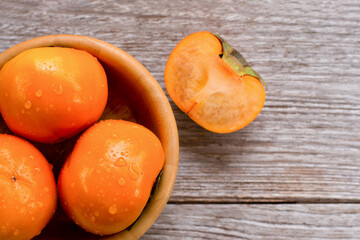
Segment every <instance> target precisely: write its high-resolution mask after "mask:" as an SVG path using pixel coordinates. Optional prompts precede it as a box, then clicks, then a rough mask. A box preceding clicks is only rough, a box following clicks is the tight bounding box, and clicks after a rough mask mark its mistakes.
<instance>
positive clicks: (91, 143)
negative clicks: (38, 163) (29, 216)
mask: <svg viewBox="0 0 360 240" xmlns="http://www.w3.org/2000/svg"><path fill="white" fill-rule="evenodd" d="M164 161H165V154H164V150H163V148H162V145H161V142H160V140H159V139H158V138H157V137H156V135H154V134H153V133H152V132H151V131H150V130H148V129H146V128H145V127H143V126H141V125H138V124H135V123H132V122H128V121H123V120H105V121H101V122H99V123H97V124H95V125H94V126H92V127H90V128H89V129H88V130H86V131H85V132H84V133H83V134H82V135H81V136H80V138H79V140H78V141H77V143H76V145H75V147H74V150H73V152H72V153H71V155H70V156H69V158H68V159H67V161H66V162H65V164H64V165H63V168H62V169H61V172H60V175H59V179H58V190H59V196H60V200H61V205H62V207H63V209H64V210H65V212H66V213H67V214H68V216H69V217H70V218H72V219H73V220H74V222H75V223H77V224H78V225H79V226H81V227H82V228H84V229H85V230H86V231H88V232H91V233H94V234H98V235H108V234H113V233H117V232H120V231H122V230H123V229H125V228H127V227H128V226H129V225H131V224H132V223H133V222H134V221H135V220H136V219H137V218H138V216H139V215H140V213H141V212H142V210H143V208H144V207H145V205H146V203H147V201H148V199H149V196H150V193H151V189H152V186H153V184H154V182H155V180H156V177H157V176H158V174H159V172H160V171H161V169H162V167H163V164H164Z"/></svg>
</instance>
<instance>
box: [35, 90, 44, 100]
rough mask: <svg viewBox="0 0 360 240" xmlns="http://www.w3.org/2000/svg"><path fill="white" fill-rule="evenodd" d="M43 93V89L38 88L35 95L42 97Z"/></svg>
mask: <svg viewBox="0 0 360 240" xmlns="http://www.w3.org/2000/svg"><path fill="white" fill-rule="evenodd" d="M42 94H43V92H42V91H41V89H39V90H37V91H36V92H35V96H36V97H38V98H39V97H41V96H42Z"/></svg>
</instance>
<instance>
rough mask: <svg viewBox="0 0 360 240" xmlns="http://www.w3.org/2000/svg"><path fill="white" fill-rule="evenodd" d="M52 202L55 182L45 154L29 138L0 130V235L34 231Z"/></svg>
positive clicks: (10, 238)
mask: <svg viewBox="0 0 360 240" xmlns="http://www.w3.org/2000/svg"><path fill="white" fill-rule="evenodd" d="M56 203H57V194H56V183H55V179H54V175H53V173H52V168H51V166H50V164H49V163H48V162H47V160H46V159H45V157H44V156H43V155H42V154H41V153H40V152H39V151H38V150H37V149H36V148H35V147H34V146H33V145H31V144H30V143H29V142H27V141H25V140H23V139H21V138H18V137H16V136H12V135H6V134H0V239H6V240H20V239H31V238H33V237H34V236H36V235H38V234H39V233H40V232H41V230H42V229H43V228H44V227H45V225H46V224H47V223H48V221H49V220H50V218H51V217H52V216H53V214H54V212H55V209H56Z"/></svg>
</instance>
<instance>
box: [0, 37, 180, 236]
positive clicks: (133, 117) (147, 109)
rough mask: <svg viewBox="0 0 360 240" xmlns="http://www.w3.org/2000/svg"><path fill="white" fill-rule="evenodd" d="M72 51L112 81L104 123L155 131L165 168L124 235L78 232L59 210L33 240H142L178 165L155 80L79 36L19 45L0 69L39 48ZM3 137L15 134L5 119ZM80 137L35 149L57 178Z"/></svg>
mask: <svg viewBox="0 0 360 240" xmlns="http://www.w3.org/2000/svg"><path fill="white" fill-rule="evenodd" d="M49 46H57V47H70V48H76V49H81V50H85V51H87V52H89V53H90V54H92V55H94V56H95V57H97V58H98V60H99V61H100V62H101V64H102V65H103V67H104V69H105V71H106V74H107V76H108V84H109V99H108V103H107V106H106V108H105V111H104V113H103V115H102V117H101V119H108V118H113V119H124V120H129V121H134V122H138V123H140V124H142V125H144V126H146V127H147V128H149V129H150V130H152V131H153V132H154V133H155V134H156V135H157V136H158V137H159V139H160V141H161V142H162V145H163V147H164V150H165V156H166V160H165V165H164V168H163V170H162V173H161V175H160V176H159V177H158V181H157V184H156V186H154V188H153V191H152V194H151V197H150V199H149V201H148V203H147V205H146V207H145V208H144V210H143V212H142V213H141V215H140V217H139V218H138V219H137V220H136V221H135V223H134V224H133V225H131V226H130V227H129V228H127V229H126V230H124V231H122V232H120V233H117V234H114V235H110V236H103V237H99V236H96V235H92V234H89V233H86V232H85V231H84V230H82V229H81V228H80V227H78V226H76V225H75V224H74V223H73V222H72V221H71V220H70V219H69V218H68V217H67V216H66V215H65V213H64V212H63V211H62V209H61V207H60V206H58V210H57V212H56V213H55V216H54V217H53V218H52V220H51V221H50V223H49V224H48V225H47V226H46V228H45V229H44V230H43V231H42V233H41V234H40V235H39V236H37V237H35V239H84V240H85V239H87V240H88V239H113V240H115V239H138V238H140V237H141V236H142V235H143V234H144V233H145V232H146V231H147V230H148V229H149V228H150V227H151V225H152V224H153V223H154V222H155V221H156V219H157V218H158V216H159V215H160V213H161V211H162V210H163V208H164V207H165V205H166V203H167V201H168V199H169V197H170V194H171V191H172V189H173V186H174V183H175V178H176V173H177V167H178V161H179V141H178V132H177V126H176V122H175V118H174V114H173V112H172V109H171V106H170V104H169V102H168V100H167V98H166V96H165V94H164V92H163V90H162V88H161V87H160V86H159V84H158V83H157V81H156V80H155V79H154V77H153V76H152V75H151V74H150V73H149V72H148V71H147V70H146V69H145V67H144V66H142V65H141V64H140V63H139V62H138V61H137V60H135V59H134V58H133V57H132V56H130V55H129V54H127V53H126V52H124V51H123V50H121V49H119V48H117V47H115V46H113V45H111V44H109V43H106V42H103V41H100V40H98V39H94V38H90V37H85V36H78V35H50V36H44V37H39V38H34V39H31V40H28V41H25V42H22V43H20V44H18V45H15V46H13V47H11V48H9V49H7V50H6V51H4V52H3V53H1V54H0V69H1V68H2V66H3V65H4V63H6V62H7V61H9V60H10V59H11V58H13V57H15V56H16V55H17V54H19V53H20V52H22V51H24V50H27V49H30V48H37V47H49ZM0 132H1V133H11V131H10V130H9V129H8V128H7V127H6V124H5V123H4V121H3V119H0ZM77 137H78V135H77V136H74V137H73V138H70V139H68V140H65V141H63V142H61V143H57V144H39V143H34V145H35V146H36V147H38V149H40V151H42V153H43V154H44V155H45V157H46V158H47V159H48V161H49V162H50V163H52V164H53V166H54V174H55V178H57V175H58V173H59V171H60V168H61V165H62V163H63V161H64V160H65V158H66V156H67V154H69V152H70V151H71V149H72V147H73V145H74V143H75V142H76V139H77Z"/></svg>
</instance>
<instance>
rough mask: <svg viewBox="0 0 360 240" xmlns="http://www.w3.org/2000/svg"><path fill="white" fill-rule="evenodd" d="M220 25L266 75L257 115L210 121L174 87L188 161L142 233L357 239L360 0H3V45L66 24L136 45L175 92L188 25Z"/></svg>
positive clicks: (66, 28)
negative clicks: (226, 128) (217, 124)
mask: <svg viewBox="0 0 360 240" xmlns="http://www.w3.org/2000/svg"><path fill="white" fill-rule="evenodd" d="M201 30H208V31H211V32H215V33H218V34H220V35H222V36H223V37H224V38H225V39H227V41H228V42H229V43H230V44H231V45H232V46H233V47H234V48H236V49H238V50H239V51H240V52H241V53H242V54H243V55H244V56H245V58H246V59H247V60H248V62H249V63H250V64H251V65H252V66H253V68H254V69H255V70H257V71H258V72H259V73H260V74H261V75H262V77H263V78H264V79H265V80H266V81H267V83H268V87H267V88H266V94H267V100H266V103H265V106H264V108H263V111H262V112H261V114H260V115H259V116H258V117H257V119H256V120H255V121H254V122H253V123H251V124H250V125H249V126H247V127H246V128H245V129H243V130H240V131H238V132H235V133H231V134H223V135H220V134H215V133H211V132H208V131H206V130H204V129H202V128H201V127H199V126H198V125H196V124H195V123H194V122H192V121H191V120H190V119H189V118H188V117H187V116H186V115H185V114H184V113H182V112H181V111H180V110H179V109H178V108H177V107H176V106H175V105H174V104H173V102H172V100H171V99H170V98H169V101H170V102H171V104H172V107H173V111H174V114H175V117H176V120H177V124H178V129H179V138H180V162H179V170H178V176H177V181H176V184H175V188H174V190H173V193H172V196H171V199H170V201H169V203H168V204H167V206H166V207H165V209H164V211H163V213H162V214H161V216H160V217H159V219H158V220H157V222H156V223H155V224H154V225H153V227H152V228H151V229H150V230H149V231H148V232H147V233H146V235H144V237H143V239H277V240H278V239H360V2H359V1H356V0H342V1H330V0H328V1H310V0H305V1H300V0H294V1H285V0H284V1H282V0H274V1H270V0H269V1H235V0H234V1H231V0H222V1H205V0H198V1H155V0H148V1H130V0H128V1H115V0H107V1H100V0H98V1H85V0H83V1H73V0H72V1H71V0H62V1H53V0H51V1H35V0H33V1H21V0H14V1H7V0H4V1H1V2H0V51H3V50H5V49H7V48H9V47H11V46H13V45H15V44H17V43H20V42H22V41H24V40H27V39H30V38H33V37H37V36H42V35H49V34H58V33H69V34H80V35H87V36H91V37H95V38H98V39H101V40H104V41H107V42H109V43H111V44H113V45H115V46H117V47H120V48H122V49H123V50H125V51H127V52H129V53H130V54H131V55H133V56H134V57H135V58H136V59H137V60H139V61H140V62H141V63H142V64H143V65H144V66H145V67H146V68H147V69H148V70H149V71H150V72H151V73H152V74H153V76H154V77H155V78H156V79H157V81H158V82H159V84H160V85H161V86H162V87H163V89H164V91H165V92H166V89H165V85H164V73H163V72H164V67H165V63H166V60H167V57H168V56H169V54H170V52H171V51H172V49H173V48H174V46H175V45H176V44H177V43H178V42H179V41H180V40H181V39H182V38H184V37H185V36H187V35H188V34H190V33H193V32H196V31H201Z"/></svg>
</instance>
